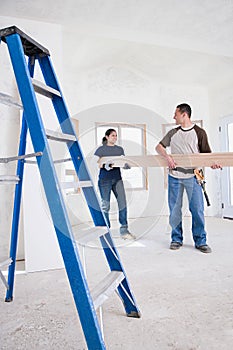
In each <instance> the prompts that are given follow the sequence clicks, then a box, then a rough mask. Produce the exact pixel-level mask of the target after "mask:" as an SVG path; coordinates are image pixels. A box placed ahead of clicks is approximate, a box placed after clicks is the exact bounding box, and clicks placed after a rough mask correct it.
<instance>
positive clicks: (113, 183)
mask: <svg viewBox="0 0 233 350" xmlns="http://www.w3.org/2000/svg"><path fill="white" fill-rule="evenodd" d="M98 186H99V190H100V196H101V199H102V210H103V212H104V215H105V218H106V220H107V223H108V226H109V227H110V221H109V210H110V198H111V191H113V193H114V195H115V197H116V200H117V204H118V210H119V222H120V224H121V227H120V234H122V235H124V234H126V233H128V222H127V205H126V197H125V189H124V185H123V181H122V180H114V179H112V180H105V179H99V181H98Z"/></svg>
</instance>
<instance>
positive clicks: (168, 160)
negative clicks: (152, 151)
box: [165, 154, 176, 169]
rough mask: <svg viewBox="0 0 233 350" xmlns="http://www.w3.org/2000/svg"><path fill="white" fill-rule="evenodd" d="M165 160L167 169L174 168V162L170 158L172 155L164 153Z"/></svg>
mask: <svg viewBox="0 0 233 350" xmlns="http://www.w3.org/2000/svg"><path fill="white" fill-rule="evenodd" d="M165 159H166V161H167V165H168V168H169V169H174V168H176V162H175V161H174V159H173V158H172V156H170V155H169V154H167V155H166V157H165Z"/></svg>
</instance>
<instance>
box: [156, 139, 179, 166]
mask: <svg viewBox="0 0 233 350" xmlns="http://www.w3.org/2000/svg"><path fill="white" fill-rule="evenodd" d="M155 150H156V152H157V153H158V154H159V155H160V156H162V157H163V158H164V159H166V161H167V165H168V167H169V169H174V168H175V167H176V163H175V161H174V159H173V158H172V156H171V155H170V154H168V153H167V151H166V148H165V147H163V146H162V145H161V143H159V144H158V145H157V146H156V147H155Z"/></svg>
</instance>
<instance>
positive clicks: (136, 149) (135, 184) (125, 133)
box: [96, 123, 147, 190]
mask: <svg viewBox="0 0 233 350" xmlns="http://www.w3.org/2000/svg"><path fill="white" fill-rule="evenodd" d="M107 129H115V130H116V132H117V136H118V137H117V139H118V141H117V144H118V145H119V146H122V147H123V148H124V151H125V155H126V156H132V155H145V154H146V125H145V124H119V123H96V146H97V147H98V146H99V145H101V144H102V138H103V137H104V135H105V132H106V130H107ZM122 178H123V180H124V184H125V188H126V189H128V190H129V189H133V190H135V189H137V190H144V189H147V170H146V169H144V168H140V167H133V168H131V169H130V170H129V171H124V170H123V171H122Z"/></svg>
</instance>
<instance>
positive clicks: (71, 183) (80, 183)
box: [61, 181, 92, 190]
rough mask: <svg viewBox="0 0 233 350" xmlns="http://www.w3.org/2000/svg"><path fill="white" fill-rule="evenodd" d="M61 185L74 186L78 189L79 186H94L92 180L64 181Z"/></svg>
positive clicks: (67, 187)
mask: <svg viewBox="0 0 233 350" xmlns="http://www.w3.org/2000/svg"><path fill="white" fill-rule="evenodd" d="M61 186H62V188H63V189H69V188H73V189H75V190H77V189H78V188H83V187H92V182H91V181H69V182H62V183H61Z"/></svg>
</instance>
